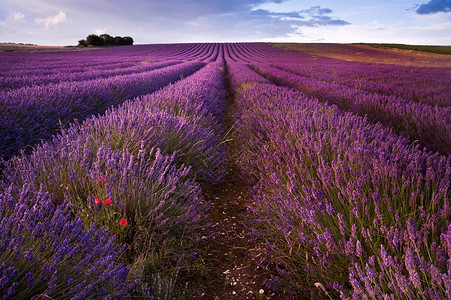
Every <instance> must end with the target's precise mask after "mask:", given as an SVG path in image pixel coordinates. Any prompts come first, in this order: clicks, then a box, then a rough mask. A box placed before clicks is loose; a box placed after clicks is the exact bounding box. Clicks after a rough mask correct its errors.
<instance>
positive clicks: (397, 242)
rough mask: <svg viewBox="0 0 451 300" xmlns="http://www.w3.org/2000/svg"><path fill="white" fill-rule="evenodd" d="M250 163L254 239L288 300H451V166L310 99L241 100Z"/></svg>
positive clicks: (260, 90) (272, 95) (262, 93)
mask: <svg viewBox="0 0 451 300" xmlns="http://www.w3.org/2000/svg"><path fill="white" fill-rule="evenodd" d="M235 106H236V110H237V111H236V116H237V118H238V120H239V123H240V124H241V126H240V128H239V130H237V136H236V138H237V140H238V143H237V144H238V145H242V146H241V148H240V151H241V152H240V153H241V155H240V158H239V163H240V166H241V167H242V168H243V169H244V170H246V171H247V172H248V173H250V174H253V175H254V177H255V178H256V179H257V180H258V185H257V186H256V187H255V198H254V199H255V204H254V206H252V207H251V212H252V214H253V215H255V216H256V217H255V219H254V221H253V223H252V224H251V227H250V230H251V232H252V234H253V236H254V237H255V238H257V239H259V240H261V241H263V242H264V241H266V242H265V243H264V247H263V248H262V249H261V251H259V252H258V253H256V257H258V260H259V261H260V264H261V265H262V266H268V267H269V268H271V269H272V270H273V271H274V277H273V278H272V280H271V282H270V286H271V287H272V288H274V289H279V290H281V291H283V292H284V293H286V295H287V296H288V297H293V298H297V297H300V296H301V295H310V294H311V295H312V297H313V298H317V297H327V296H329V297H332V298H336V297H341V298H343V299H348V298H349V299H350V298H352V299H368V298H370V299H382V298H384V297H385V298H386V299H400V298H409V297H410V298H426V299H445V298H447V297H449V293H450V289H449V288H450V285H449V282H450V280H449V279H450V273H449V266H448V261H449V259H450V257H449V249H450V248H449V244H448V238H447V237H448V235H449V228H450V223H449V220H450V213H451V210H450V196H451V190H450V180H451V162H450V159H449V158H447V157H444V156H439V155H438V154H435V155H432V154H429V153H426V152H422V151H421V150H420V149H419V148H418V147H412V146H411V143H410V142H409V141H408V140H406V139H404V138H401V137H399V136H396V135H395V134H394V133H393V132H391V131H389V130H387V129H384V128H382V127H381V126H379V125H371V124H368V123H367V122H366V121H365V120H364V119H361V118H359V117H355V116H353V115H351V114H349V113H343V112H340V111H339V110H337V108H336V107H333V106H327V105H323V104H321V103H319V102H318V100H316V99H313V98H309V97H307V96H305V95H304V94H302V93H298V92H293V91H290V90H288V89H286V88H280V87H275V86H274V85H269V84H254V85H251V86H250V87H249V88H247V89H244V90H242V91H241V92H240V93H239V94H237V96H236V105H235Z"/></svg>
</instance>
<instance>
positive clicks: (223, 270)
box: [190, 91, 277, 300]
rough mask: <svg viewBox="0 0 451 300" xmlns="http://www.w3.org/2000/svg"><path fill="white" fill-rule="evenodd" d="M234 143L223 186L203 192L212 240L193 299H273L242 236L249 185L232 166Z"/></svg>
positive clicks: (230, 99) (227, 120) (250, 245)
mask: <svg viewBox="0 0 451 300" xmlns="http://www.w3.org/2000/svg"><path fill="white" fill-rule="evenodd" d="M230 95H231V93H230V91H229V97H228V98H227V113H226V116H225V118H224V122H225V125H226V130H229V129H230V128H231V127H232V124H233V116H232V115H231V114H232V113H231V107H232V105H233V97H232V96H230ZM233 147H234V143H233V142H230V143H227V152H228V157H229V158H230V162H229V166H228V172H227V176H226V179H225V181H224V182H223V183H220V184H217V185H215V186H211V187H209V188H205V189H204V197H205V198H206V200H210V201H211V202H212V207H211V211H210V217H209V221H210V222H212V223H213V226H212V228H211V230H212V231H213V232H214V236H212V237H211V238H206V239H204V241H203V244H202V245H200V247H201V258H202V260H203V264H204V265H205V268H206V271H205V273H206V274H205V276H201V277H200V278H197V279H196V280H195V281H194V282H191V283H190V285H191V284H193V286H191V289H192V290H194V293H193V297H192V299H212V300H222V299H225V300H228V299H240V300H241V299H276V298H277V297H276V296H275V295H274V294H273V293H271V292H270V291H267V290H266V289H265V284H264V281H265V278H267V277H268V276H269V274H268V272H265V271H264V270H262V269H259V268H257V265H256V263H255V262H254V261H253V259H252V257H250V253H252V250H253V249H255V247H257V245H256V244H255V243H252V242H251V241H250V240H249V237H248V236H247V234H246V232H245V222H246V210H247V207H248V205H249V203H250V193H251V188H252V187H251V185H250V184H249V183H248V180H247V179H246V178H245V176H243V175H242V174H240V172H239V170H238V168H237V167H236V166H235V164H234V159H233V156H234V155H235V152H236V151H234V149H233Z"/></svg>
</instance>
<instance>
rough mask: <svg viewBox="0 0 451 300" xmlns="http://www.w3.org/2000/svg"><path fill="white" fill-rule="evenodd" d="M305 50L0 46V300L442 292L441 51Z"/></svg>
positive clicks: (450, 62)
mask: <svg viewBox="0 0 451 300" xmlns="http://www.w3.org/2000/svg"><path fill="white" fill-rule="evenodd" d="M316 47H319V48H318V49H317V50H318V51H316V50H315V51H312V49H311V48H309V51H306V50H305V49H303V48H302V47H299V48H296V47H290V45H288V46H287V45H278V44H269V43H191V44H155V45H135V46H121V47H113V48H105V49H96V50H86V51H81V52H71V51H65V52H36V53H1V52H0V66H1V67H0V116H1V120H0V172H1V175H0V176H1V177H0V232H1V235H0V295H2V297H3V299H124V298H125V299H127V298H129V299H135V298H137V299H215V298H214V297H221V298H220V299H261V298H267V299H387V300H388V299H392V300H395V299H451V91H450V89H449V87H450V86H451V58H449V56H446V55H437V54H430V55H429V56H424V55H423V56H415V54H412V53H400V52H396V51H388V50H381V49H378V48H372V47H370V46H362V45H359V46H358V45H339V44H324V45H322V46H318V45H317V46H316ZM352 51H355V52H358V53H359V59H353V56H354V55H353V54H352V53H353V52H352ZM327 53H333V55H327ZM350 53H351V54H350ZM333 56H334V57H333ZM425 57H426V58H425ZM231 178H235V179H233V180H232V179H231ZM231 180H232V181H231ZM237 181H239V182H240V187H238V186H236V189H237V191H238V189H239V191H240V194H239V199H240V205H241V206H240V212H239V213H237V214H235V215H233V222H234V223H233V224H235V223H238V224H241V225H240V226H241V227H239V229H238V231H239V232H238V233H239V239H240V240H242V242H241V244H239V247H238V246H236V247H234V245H236V244H235V243H237V237H236V236H235V234H234V235H233V237H232V235H231V234H227V232H229V231H227V232H226V233H225V234H224V232H221V230H220V229H218V228H220V227H221V224H224V222H226V221H227V222H230V220H231V219H232V217H230V218H229V217H228V218H229V219H230V220H228V219H218V217H217V215H218V214H221V215H222V214H224V215H225V214H226V212H223V211H222V210H223V208H222V207H223V206H221V205H227V203H228V202H227V201H229V202H230V201H231V199H230V197H229V198H228V197H224V198H221V199H222V200H220V199H219V198H220V197H216V196H214V197H213V196H211V195H212V194H213V192H212V191H214V190H216V191H218V190H219V191H221V192H220V194H221V193H222V191H223V190H222V189H221V187H224V186H227V189H229V190H230V189H232V190H233V189H234V188H235V187H234V184H235V182H237ZM244 186H245V188H243V187H244ZM244 190H245V191H246V192H242V191H244ZM229 192H230V191H229ZM229 192H228V193H229ZM224 193H225V192H224ZM236 197H238V193H237V196H236ZM218 199H219V200H218ZM237 199H238V198H237ZM219 201H223V202H222V203H219ZM217 207H221V209H220V210H218V208H217ZM218 224H219V225H218ZM227 224H228V223H227ZM230 232H231V231H230ZM230 232H229V233H230ZM217 236H223V237H221V238H222V240H221V241H223V242H225V244H227V245H229V246H230V249H234V250H230V251H231V252H230V253H228V252H227V253H226V254H225V255H228V257H231V256H232V254H234V253H235V254H234V255H235V258H227V259H228V260H227V261H226V262H225V261H224V257H223V256H218V255H217V254H216V253H217V252H220V251H224V252H226V251H225V250H224V249H225V246H224V245H219V244H217V240H216V238H217ZM215 243H216V244H215ZM243 245H244V246H243ZM243 247H244V248H245V249H244V251H243V249H242V248H243ZM237 248H240V251H241V252H239V253H240V254H239V255H241V256H243V257H244V258H241V261H242V262H244V261H247V263H248V264H249V268H250V269H252V270H253V271H247V272H251V273H252V274H254V273H253V272H255V273H256V274H258V278H262V281H261V282H257V284H255V282H254V285H252V287H247V288H248V290H245V289H244V287H243V289H242V290H241V292H240V291H235V290H231V288H233V287H234V286H236V281H235V285H234V284H233V281H232V284H229V283H228V282H227V283H222V285H221V284H220V283H219V284H218V281H214V282H213V281H209V280H208V278H209V277H212V276H213V275H214V276H216V275H217V276H218V277H219V278H220V279H219V281H221V280H222V281H224V278H223V277H220V276H224V274H225V275H227V274H229V273H228V272H229V271H230V270H229V269H227V265H226V264H229V263H230V264H233V263H234V262H235V261H240V259H239V258H238V257H237V256H239V255H238V254H237V253H238V252H233V251H235V250H236V249H237ZM212 249H213V250H214V251H213V250H212ZM209 251H210V253H209ZM227 251H229V250H227ZM212 253H213V255H212ZM215 274H216V275H215ZM241 275H242V276H243V278H244V277H245V276H244V275H246V274H241ZM248 275H249V274H248ZM196 278H197V279H196ZM227 280H229V277H227ZM202 282H203V283H202ZM240 284H242V283H239V284H238V286H239V285H240ZM258 284H260V285H258ZM207 285H208V286H207ZM212 285H213V286H212ZM230 286H231V287H230ZM262 291H263V292H262ZM214 293H217V294H214ZM218 295H219V296H218Z"/></svg>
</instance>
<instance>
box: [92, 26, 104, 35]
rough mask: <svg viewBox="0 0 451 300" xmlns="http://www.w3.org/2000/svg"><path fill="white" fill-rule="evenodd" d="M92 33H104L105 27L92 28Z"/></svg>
mask: <svg viewBox="0 0 451 300" xmlns="http://www.w3.org/2000/svg"><path fill="white" fill-rule="evenodd" d="M94 33H95V34H97V35H100V34H104V33H106V27H103V28H97V29H94Z"/></svg>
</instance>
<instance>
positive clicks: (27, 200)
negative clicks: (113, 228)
mask: <svg viewBox="0 0 451 300" xmlns="http://www.w3.org/2000/svg"><path fill="white" fill-rule="evenodd" d="M0 211H1V212H2V213H1V214H0V226H1V233H2V234H1V235H0V282H1V284H0V294H1V295H2V296H3V298H4V299H33V298H35V297H46V298H59V299H88V298H103V297H106V296H109V297H110V298H113V297H114V298H116V299H119V298H123V297H124V296H126V295H127V294H128V292H129V291H130V288H132V287H133V285H132V284H130V283H128V282H127V277H128V274H129V268H128V267H127V266H126V265H125V264H123V263H119V262H118V261H117V260H118V259H119V258H120V256H121V255H122V254H123V253H124V247H122V246H121V245H116V243H115V237H113V236H111V235H110V234H109V233H108V232H107V231H106V230H105V229H98V227H97V225H96V224H93V225H92V226H91V227H90V228H89V229H85V225H84V224H83V222H82V221H81V219H80V218H79V216H77V217H76V218H75V219H74V218H73V216H72V212H71V209H70V207H69V205H68V204H65V205H60V206H55V205H54V201H53V197H52V196H51V195H50V194H49V193H47V192H43V191H40V190H34V189H32V188H30V187H29V186H24V187H23V188H21V189H19V188H15V187H13V186H9V187H8V188H6V189H5V190H3V191H2V192H0Z"/></svg>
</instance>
